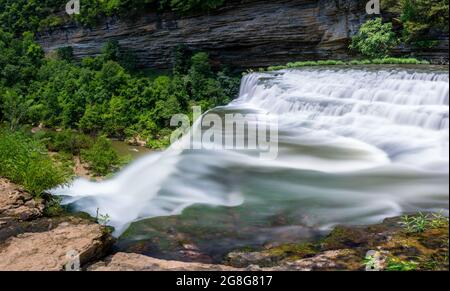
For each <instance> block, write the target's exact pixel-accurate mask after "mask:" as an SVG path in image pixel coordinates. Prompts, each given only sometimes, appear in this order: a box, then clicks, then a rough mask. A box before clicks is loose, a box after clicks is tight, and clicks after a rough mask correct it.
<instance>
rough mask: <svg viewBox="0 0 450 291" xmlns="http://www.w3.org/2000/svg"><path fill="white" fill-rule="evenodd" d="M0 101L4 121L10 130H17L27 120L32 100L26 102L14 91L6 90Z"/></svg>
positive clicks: (24, 98) (23, 97)
mask: <svg viewBox="0 0 450 291" xmlns="http://www.w3.org/2000/svg"><path fill="white" fill-rule="evenodd" d="M1 101H2V113H3V117H4V120H5V121H6V122H7V123H8V125H9V128H10V130H17V129H18V128H19V127H20V125H21V123H22V122H23V121H24V120H25V119H26V118H27V114H28V112H29V110H30V108H31V104H32V100H27V99H26V97H25V96H23V95H20V94H18V93H17V92H16V91H13V90H7V91H6V92H5V93H4V94H3V96H2V98H1Z"/></svg>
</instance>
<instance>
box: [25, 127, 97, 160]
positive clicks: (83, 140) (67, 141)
mask: <svg viewBox="0 0 450 291" xmlns="http://www.w3.org/2000/svg"><path fill="white" fill-rule="evenodd" d="M34 138H35V139H37V140H39V141H41V142H42V143H43V144H45V145H46V147H47V149H48V150H49V151H51V152H62V153H68V154H71V155H79V154H80V153H81V150H85V149H89V148H90V147H91V146H92V145H93V140H92V138H91V137H89V136H87V135H84V134H81V133H78V132H75V131H72V130H63V131H59V132H53V131H44V130H41V131H38V132H37V133H36V134H34Z"/></svg>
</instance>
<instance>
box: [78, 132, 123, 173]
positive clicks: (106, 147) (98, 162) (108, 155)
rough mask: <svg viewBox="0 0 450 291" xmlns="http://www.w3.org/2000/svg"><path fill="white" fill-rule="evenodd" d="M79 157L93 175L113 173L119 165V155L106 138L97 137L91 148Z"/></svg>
mask: <svg viewBox="0 0 450 291" xmlns="http://www.w3.org/2000/svg"><path fill="white" fill-rule="evenodd" d="M81 156H82V158H83V160H84V161H86V162H88V164H89V168H90V169H91V170H92V171H93V173H94V174H96V175H99V176H105V175H107V174H109V173H111V172H113V171H115V170H116V169H117V168H118V167H119V166H120V164H121V161H120V158H119V155H118V154H117V152H116V151H115V150H114V149H113V147H112V144H111V141H110V140H109V139H108V138H107V137H106V136H100V137H98V138H97V139H96V141H95V143H94V145H93V146H92V148H90V149H88V150H83V151H82V154H81Z"/></svg>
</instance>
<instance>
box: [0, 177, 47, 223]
mask: <svg viewBox="0 0 450 291" xmlns="http://www.w3.org/2000/svg"><path fill="white" fill-rule="evenodd" d="M44 207H45V206H44V203H43V201H42V199H33V198H32V197H31V195H30V194H28V193H26V192H25V191H24V190H23V189H22V188H21V187H19V186H17V185H15V184H13V183H11V182H9V181H8V180H6V179H2V178H0V226H1V225H2V224H3V225H4V224H5V223H6V222H7V221H8V220H12V219H17V220H21V221H28V220H32V219H36V218H38V217H41V216H42V213H43V211H44Z"/></svg>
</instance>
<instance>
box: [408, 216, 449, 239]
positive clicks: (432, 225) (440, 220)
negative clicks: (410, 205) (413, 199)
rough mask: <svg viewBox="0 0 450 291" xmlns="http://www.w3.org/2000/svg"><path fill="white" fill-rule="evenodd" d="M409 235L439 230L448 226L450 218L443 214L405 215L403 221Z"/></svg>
mask: <svg viewBox="0 0 450 291" xmlns="http://www.w3.org/2000/svg"><path fill="white" fill-rule="evenodd" d="M401 224H402V226H403V227H404V229H405V231H406V232H407V233H410V234H413V233H423V232H425V231H426V230H427V229H437V228H442V227H445V226H448V218H447V217H445V216H444V215H443V214H442V212H440V213H433V214H424V213H422V212H420V213H419V214H418V215H415V216H410V215H405V216H403V217H402V221H401Z"/></svg>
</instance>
